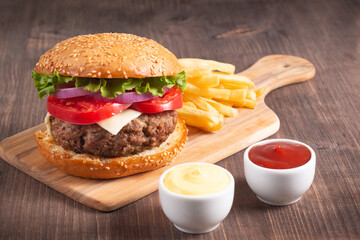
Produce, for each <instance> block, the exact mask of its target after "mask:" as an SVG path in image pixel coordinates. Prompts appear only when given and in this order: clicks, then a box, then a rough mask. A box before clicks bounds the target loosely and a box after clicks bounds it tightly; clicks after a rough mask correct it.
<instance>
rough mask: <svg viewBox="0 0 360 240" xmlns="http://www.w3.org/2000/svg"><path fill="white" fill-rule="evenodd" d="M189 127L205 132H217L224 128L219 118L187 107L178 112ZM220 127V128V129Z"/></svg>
mask: <svg viewBox="0 0 360 240" xmlns="http://www.w3.org/2000/svg"><path fill="white" fill-rule="evenodd" d="M176 111H177V112H178V114H179V116H180V117H181V118H182V119H183V120H184V121H185V123H186V124H187V125H190V126H193V127H197V128H200V129H203V130H205V131H216V130H218V129H220V128H221V127H222V122H221V121H220V120H221V119H219V116H216V115H214V114H212V113H209V112H206V111H203V110H200V109H195V108H191V107H187V106H183V107H182V108H180V109H178V110H176ZM219 127H220V128H219Z"/></svg>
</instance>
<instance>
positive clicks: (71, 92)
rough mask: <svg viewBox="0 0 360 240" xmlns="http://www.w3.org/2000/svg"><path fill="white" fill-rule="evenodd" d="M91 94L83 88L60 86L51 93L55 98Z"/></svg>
mask: <svg viewBox="0 0 360 240" xmlns="http://www.w3.org/2000/svg"><path fill="white" fill-rule="evenodd" d="M90 94H92V92H91V91H88V90H84V89H82V88H81V87H80V88H75V87H73V88H62V89H59V90H57V91H56V92H55V93H53V94H52V95H53V97H56V98H73V97H81V96H86V95H90Z"/></svg>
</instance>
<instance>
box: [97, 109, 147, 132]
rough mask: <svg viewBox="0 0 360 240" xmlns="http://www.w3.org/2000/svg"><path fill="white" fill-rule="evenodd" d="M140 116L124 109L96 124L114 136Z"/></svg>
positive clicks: (138, 113) (135, 112) (139, 113)
mask: <svg viewBox="0 0 360 240" xmlns="http://www.w3.org/2000/svg"><path fill="white" fill-rule="evenodd" d="M140 115H141V112H138V111H135V110H132V109H126V110H124V111H122V112H121V113H118V114H116V115H114V116H112V117H111V118H107V119H104V120H101V121H99V122H97V124H98V125H99V126H100V127H102V128H104V129H105V130H106V131H108V132H110V133H111V134H113V135H116V134H118V133H119V132H120V130H121V129H122V128H123V127H124V126H125V125H126V124H128V123H129V122H131V121H132V120H133V119H135V118H137V117H139V116H140Z"/></svg>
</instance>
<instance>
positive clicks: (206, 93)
mask: <svg viewBox="0 0 360 240" xmlns="http://www.w3.org/2000/svg"><path fill="white" fill-rule="evenodd" d="M186 91H187V92H188V93H192V94H196V95H199V96H202V97H207V98H216V99H220V100H228V99H229V97H230V90H228V89H217V88H199V87H197V86H195V85H193V84H191V83H188V84H187V87H186Z"/></svg>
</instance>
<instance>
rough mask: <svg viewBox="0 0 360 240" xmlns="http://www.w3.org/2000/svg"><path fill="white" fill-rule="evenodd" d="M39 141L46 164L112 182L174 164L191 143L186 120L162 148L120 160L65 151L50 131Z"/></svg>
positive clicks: (178, 126) (71, 172) (180, 122)
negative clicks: (110, 179)
mask: <svg viewBox="0 0 360 240" xmlns="http://www.w3.org/2000/svg"><path fill="white" fill-rule="evenodd" d="M35 140H36V142H37V145H38V148H39V151H40V153H41V154H42V155H43V156H44V157H45V158H46V160H48V161H49V162H50V163H51V164H52V165H54V166H55V167H57V168H59V169H60V170H62V171H63V172H65V173H67V174H70V175H74V176H79V177H84V178H95V179H108V178H119V177H124V176H128V175H132V174H136V173H140V172H146V171H151V170H154V169H157V168H160V167H163V166H165V165H168V164H169V163H170V162H173V161H174V159H175V157H176V156H177V155H178V154H179V153H180V152H181V149H182V148H183V147H184V144H185V142H186V140H187V128H186V125H185V123H184V122H183V120H181V119H178V121H177V124H176V128H175V130H174V132H173V133H172V134H170V136H169V137H168V139H167V140H166V141H165V142H164V143H162V144H161V145H160V146H159V147H156V148H153V149H151V150H146V151H144V152H142V153H138V154H136V155H131V156H128V157H116V158H103V157H99V156H94V155H89V154H78V153H75V152H73V151H71V150H65V149H64V148H63V147H61V146H59V145H57V144H56V143H55V141H54V140H53V137H52V135H51V133H50V132H49V130H47V131H45V132H41V131H38V132H36V133H35Z"/></svg>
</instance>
